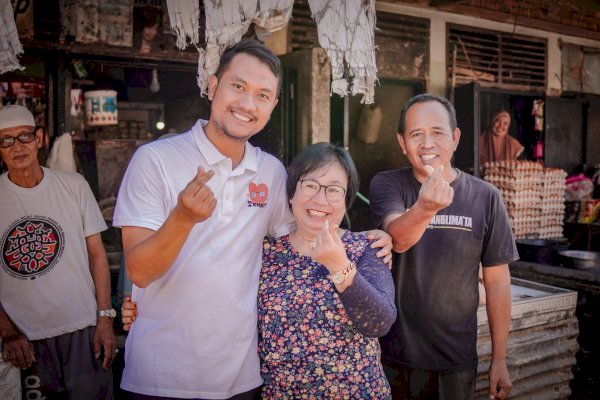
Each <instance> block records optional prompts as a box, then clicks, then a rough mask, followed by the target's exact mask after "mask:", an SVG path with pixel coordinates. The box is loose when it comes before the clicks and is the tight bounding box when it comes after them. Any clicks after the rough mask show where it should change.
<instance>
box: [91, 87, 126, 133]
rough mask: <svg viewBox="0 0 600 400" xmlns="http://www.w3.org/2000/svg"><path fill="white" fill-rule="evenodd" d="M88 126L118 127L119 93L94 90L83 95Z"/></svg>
mask: <svg viewBox="0 0 600 400" xmlns="http://www.w3.org/2000/svg"><path fill="white" fill-rule="evenodd" d="M83 98H84V105H85V122H86V124H87V126H103V125H117V124H118V123H119V121H118V118H117V92H116V91H114V90H92V91H89V92H85V93H84V94H83Z"/></svg>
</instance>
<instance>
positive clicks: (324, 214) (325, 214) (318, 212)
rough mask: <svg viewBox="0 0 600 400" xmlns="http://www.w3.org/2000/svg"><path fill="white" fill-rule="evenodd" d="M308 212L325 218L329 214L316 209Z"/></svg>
mask: <svg viewBox="0 0 600 400" xmlns="http://www.w3.org/2000/svg"><path fill="white" fill-rule="evenodd" d="M308 213H309V214H310V215H314V216H315V217H319V218H325V217H326V216H327V213H324V212H321V211H315V210H308Z"/></svg>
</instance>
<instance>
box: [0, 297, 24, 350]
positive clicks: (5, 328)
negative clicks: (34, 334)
mask: <svg viewBox="0 0 600 400" xmlns="http://www.w3.org/2000/svg"><path fill="white" fill-rule="evenodd" d="M19 334H21V331H20V330H19V328H17V326H16V325H15V324H14V323H13V322H12V320H11V319H10V317H9V316H8V314H7V313H6V311H4V307H2V304H0V338H1V339H2V340H3V341H6V339H7V338H10V337H12V336H14V335H19Z"/></svg>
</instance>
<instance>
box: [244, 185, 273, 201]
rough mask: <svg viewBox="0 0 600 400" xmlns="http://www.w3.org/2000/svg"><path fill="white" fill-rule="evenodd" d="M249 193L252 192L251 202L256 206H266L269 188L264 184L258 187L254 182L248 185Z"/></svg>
mask: <svg viewBox="0 0 600 400" xmlns="http://www.w3.org/2000/svg"><path fill="white" fill-rule="evenodd" d="M248 191H249V192H250V201H251V202H252V203H255V204H265V203H266V202H267V197H268V196H269V188H268V187H267V185H265V184H264V183H259V184H258V185H257V184H256V183H254V182H250V184H249V185H248Z"/></svg>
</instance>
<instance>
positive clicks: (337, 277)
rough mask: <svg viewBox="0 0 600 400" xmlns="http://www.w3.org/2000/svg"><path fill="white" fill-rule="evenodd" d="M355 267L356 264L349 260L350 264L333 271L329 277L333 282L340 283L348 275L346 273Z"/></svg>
mask: <svg viewBox="0 0 600 400" xmlns="http://www.w3.org/2000/svg"><path fill="white" fill-rule="evenodd" d="M355 269H356V264H354V263H353V262H350V264H348V266H347V267H346V268H344V269H342V270H340V271H337V272H334V273H333V274H330V275H329V279H331V280H332V281H333V283H335V284H336V285H339V284H341V283H342V282H344V281H345V280H346V278H347V277H348V275H350V272H352V271H353V270H355Z"/></svg>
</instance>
